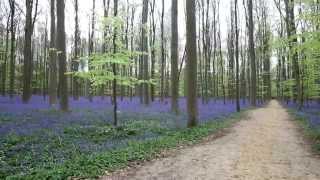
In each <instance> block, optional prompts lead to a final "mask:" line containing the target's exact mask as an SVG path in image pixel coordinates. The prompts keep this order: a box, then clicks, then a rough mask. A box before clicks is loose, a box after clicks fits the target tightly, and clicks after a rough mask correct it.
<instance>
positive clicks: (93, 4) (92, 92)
mask: <svg viewBox="0 0 320 180" xmlns="http://www.w3.org/2000/svg"><path fill="white" fill-rule="evenodd" d="M95 17H96V0H93V2H92V17H91V34H90V38H89V56H91V55H92V53H93V52H94V32H95V24H96V22H95ZM89 69H90V67H89ZM88 85H89V101H90V102H92V101H93V99H92V98H93V94H94V89H93V87H92V85H91V82H90V81H89V82H88Z"/></svg>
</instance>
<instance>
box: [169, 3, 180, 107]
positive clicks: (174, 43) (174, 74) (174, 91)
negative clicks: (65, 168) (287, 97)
mask: <svg viewBox="0 0 320 180" xmlns="http://www.w3.org/2000/svg"><path fill="white" fill-rule="evenodd" d="M171 18H172V20H171V31H172V32H171V33H172V35H171V85H172V87H171V96H172V100H171V101H172V102H171V103H172V104H171V106H172V107H171V108H172V111H173V112H175V113H178V111H179V104H178V98H179V77H178V59H179V52H178V51H179V48H178V45H179V44H178V0H172V7H171Z"/></svg>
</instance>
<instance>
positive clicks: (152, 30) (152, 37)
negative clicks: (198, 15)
mask: <svg viewBox="0 0 320 180" xmlns="http://www.w3.org/2000/svg"><path fill="white" fill-rule="evenodd" d="M155 6H156V1H155V0H152V3H151V8H150V12H151V18H150V19H151V23H150V24H151V25H150V47H151V79H155V73H156V72H155V71H156V67H155V64H156V47H155V46H156V29H157V27H156V22H155V21H156V20H155ZM150 95H151V101H152V102H153V101H154V99H155V85H154V84H151V86H150Z"/></svg>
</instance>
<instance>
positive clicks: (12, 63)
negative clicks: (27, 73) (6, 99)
mask: <svg viewBox="0 0 320 180" xmlns="http://www.w3.org/2000/svg"><path fill="white" fill-rule="evenodd" d="M9 3H10V17H11V20H10V33H11V48H10V79H9V80H10V82H9V95H10V98H11V99H12V98H13V96H14V94H15V90H14V88H15V74H16V73H15V64H16V55H15V54H16V53H15V52H16V50H15V48H16V47H15V44H16V32H15V31H16V25H15V22H14V16H15V8H16V7H15V0H9Z"/></svg>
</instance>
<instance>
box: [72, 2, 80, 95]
mask: <svg viewBox="0 0 320 180" xmlns="http://www.w3.org/2000/svg"><path fill="white" fill-rule="evenodd" d="M74 10H75V28H74V29H75V30H74V57H73V61H72V71H73V72H77V71H78V70H79V62H78V60H79V49H80V47H79V42H80V30H79V15H78V11H79V3H78V0H74ZM79 86H80V84H79V78H77V77H76V76H74V77H73V80H72V87H73V93H72V94H73V99H74V100H79Z"/></svg>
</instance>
